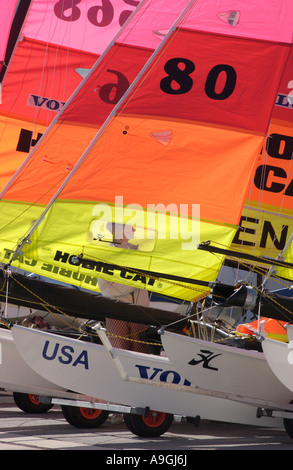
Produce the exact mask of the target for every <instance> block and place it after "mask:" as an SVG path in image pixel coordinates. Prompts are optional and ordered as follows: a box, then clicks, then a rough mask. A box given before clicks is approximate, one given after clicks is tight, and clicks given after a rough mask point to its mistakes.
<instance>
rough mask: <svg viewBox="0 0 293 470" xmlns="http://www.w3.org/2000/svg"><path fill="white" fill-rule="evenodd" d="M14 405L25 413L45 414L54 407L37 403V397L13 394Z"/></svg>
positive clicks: (26, 394)
mask: <svg viewBox="0 0 293 470" xmlns="http://www.w3.org/2000/svg"><path fill="white" fill-rule="evenodd" d="M13 399H14V403H15V404H16V405H17V406H18V408H20V409H21V410H22V411H24V412H25V413H46V412H47V411H49V410H50V409H51V408H52V407H53V406H54V405H51V404H44V403H39V395H35V394H32V393H19V392H13Z"/></svg>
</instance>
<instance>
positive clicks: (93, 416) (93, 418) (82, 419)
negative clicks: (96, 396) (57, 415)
mask: <svg viewBox="0 0 293 470" xmlns="http://www.w3.org/2000/svg"><path fill="white" fill-rule="evenodd" d="M61 409H62V413H63V416H64V418H65V419H66V421H67V422H68V423H69V424H71V426H74V427H76V428H87V429H93V428H97V427H99V426H101V424H103V423H104V422H105V421H106V419H107V418H108V416H109V411H106V410H97V409H92V408H79V407H76V406H68V405H62V406H61Z"/></svg>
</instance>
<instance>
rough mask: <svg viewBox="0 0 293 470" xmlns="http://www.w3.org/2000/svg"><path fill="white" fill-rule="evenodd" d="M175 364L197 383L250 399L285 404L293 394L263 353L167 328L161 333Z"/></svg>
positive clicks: (164, 345) (169, 356) (171, 359)
mask: <svg viewBox="0 0 293 470" xmlns="http://www.w3.org/2000/svg"><path fill="white" fill-rule="evenodd" d="M161 340H162V344H163V347H164V350H165V352H166V354H167V356H168V358H169V359H170V362H171V364H173V366H174V367H175V368H176V369H177V370H178V371H179V372H180V374H182V376H183V377H185V379H187V380H189V381H190V382H191V383H193V384H194V385H197V386H200V387H202V388H205V389H208V390H211V391H213V392H215V393H216V392H217V393H229V394H230V395H231V397H233V396H235V397H236V396H239V397H240V396H243V397H246V398H247V402H255V403H258V402H259V403H261V402H262V401H263V402H267V403H271V404H276V405H283V407H284V406H285V405H286V404H288V403H290V401H291V400H292V398H293V394H292V392H291V391H290V390H289V389H288V388H286V387H285V386H284V385H283V384H282V383H281V382H280V381H279V380H278V379H277V377H276V376H275V374H273V372H272V370H271V368H270V367H269V365H268V363H267V361H266V358H265V356H264V354H263V353H260V352H257V351H251V350H249V351H248V350H244V349H240V348H236V347H230V346H226V345H223V344H220V343H213V342H210V341H203V340H199V339H196V338H191V337H186V336H182V335H179V334H175V333H170V332H168V331H165V332H164V333H163V334H162V336H161Z"/></svg>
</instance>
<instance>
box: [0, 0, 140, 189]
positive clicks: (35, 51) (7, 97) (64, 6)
mask: <svg viewBox="0 0 293 470" xmlns="http://www.w3.org/2000/svg"><path fill="white" fill-rule="evenodd" d="M5 3H11V4H12V3H13V2H5ZM23 3H25V4H28V3H29V2H27V1H25V2H24V1H21V2H20V4H19V8H18V10H19V11H20V13H21V10H22V9H23V8H24V6H23V5H22V4H23ZM138 3H139V1H138V0H133V1H131V2H125V1H124V0H111V2H110V1H109V2H106V3H103V5H102V6H97V2H96V1H94V0H90V1H86V2H85V1H82V2H80V1H78V2H63V1H55V0H54V1H53V0H49V1H47V0H46V1H44V0H41V1H40V0H32V1H31V2H30V8H29V10H28V12H27V14H26V16H25V20H24V22H23V25H22V27H21V29H20V33H19V36H17V37H16V38H15V39H14V41H15V48H14V51H13V54H12V56H11V59H10V61H9V63H8V64H7V70H6V71H5V74H4V75H3V77H2V102H1V104H0V163H1V167H0V168H1V170H0V189H3V187H4V186H5V184H6V183H7V182H8V181H9V179H10V178H11V177H12V175H13V174H14V172H15V171H16V170H17V169H18V167H19V165H20V164H21V163H22V162H23V161H24V159H25V158H26V156H27V155H28V153H29V151H30V150H31V148H33V147H34V145H35V144H36V143H37V141H38V140H39V139H40V137H41V136H42V134H43V133H44V132H45V130H46V128H47V126H48V125H49V124H50V123H51V122H52V120H53V119H54V118H55V117H56V115H57V113H58V112H59V111H60V110H61V109H62V108H63V106H64V104H65V103H66V102H67V100H68V99H69V97H70V96H71V94H72V93H73V92H74V90H75V89H76V88H77V87H78V86H79V85H80V83H81V82H82V80H83V78H84V76H85V75H86V74H87V73H88V71H89V70H90V69H91V67H92V66H93V65H94V64H95V62H96V60H97V59H98V57H99V56H100V55H101V53H102V52H103V51H104V50H105V48H106V47H107V46H108V44H109V43H110V41H111V40H112V38H113V37H114V36H115V34H116V33H117V32H118V31H119V30H120V28H121V26H122V24H123V23H124V22H125V21H126V20H127V18H128V16H129V15H130V14H131V13H132V12H133V10H134V9H135V7H136V6H137V5H138ZM1 34H2V30H1Z"/></svg>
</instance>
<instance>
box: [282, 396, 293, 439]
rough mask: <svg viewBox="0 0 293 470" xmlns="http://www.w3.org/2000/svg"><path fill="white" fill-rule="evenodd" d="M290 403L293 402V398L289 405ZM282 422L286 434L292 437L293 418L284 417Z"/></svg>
mask: <svg viewBox="0 0 293 470" xmlns="http://www.w3.org/2000/svg"><path fill="white" fill-rule="evenodd" d="M292 404H293V400H292V401H290V405H292ZM283 424H284V428H285V431H286V432H287V434H288V435H289V436H290V437H292V438H293V419H289V418H284V419H283Z"/></svg>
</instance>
